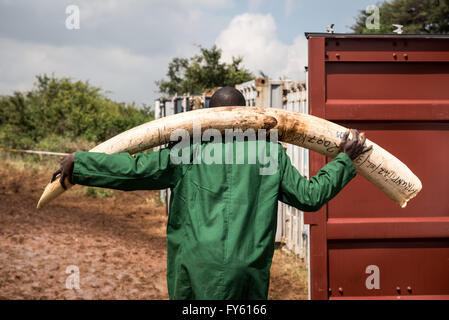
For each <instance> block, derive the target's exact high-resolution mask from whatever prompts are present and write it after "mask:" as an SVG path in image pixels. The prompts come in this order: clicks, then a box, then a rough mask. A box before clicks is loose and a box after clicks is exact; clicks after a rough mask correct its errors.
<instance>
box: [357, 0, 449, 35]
mask: <svg viewBox="0 0 449 320" xmlns="http://www.w3.org/2000/svg"><path fill="white" fill-rule="evenodd" d="M377 6H378V7H379V9H380V26H379V27H380V28H379V29H368V28H367V27H366V25H365V23H366V20H367V18H368V17H369V16H371V15H372V13H369V12H366V11H365V10H362V11H360V14H359V15H358V16H357V17H356V22H355V24H354V25H353V26H351V29H352V30H353V31H354V32H355V33H362V34H368V33H393V30H394V27H393V26H392V25H393V24H401V25H403V26H404V27H403V32H404V33H408V34H432V33H436V34H447V33H449V0H392V1H390V2H389V1H385V2H383V3H378V4H377Z"/></svg>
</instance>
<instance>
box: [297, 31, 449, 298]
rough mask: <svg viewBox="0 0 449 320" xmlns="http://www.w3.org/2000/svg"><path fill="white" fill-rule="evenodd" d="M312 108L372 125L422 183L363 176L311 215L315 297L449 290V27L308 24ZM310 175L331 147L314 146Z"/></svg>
mask: <svg viewBox="0 0 449 320" xmlns="http://www.w3.org/2000/svg"><path fill="white" fill-rule="evenodd" d="M306 37H307V38H308V42H309V110H310V113H311V114H313V115H315V116H318V117H321V118H324V119H327V120H330V121H333V122H336V123H339V124H341V125H343V126H345V127H348V128H356V129H359V130H360V131H364V132H366V135H367V137H368V138H369V139H370V140H372V141H374V142H376V143H377V144H379V145H380V146H382V147H383V148H385V149H386V150H388V151H390V152H391V153H392V154H393V155H395V156H396V157H398V158H399V159H400V160H401V161H402V162H404V163H405V164H406V165H407V166H408V167H409V168H410V169H411V170H412V171H413V172H414V173H415V174H416V175H417V176H418V178H420V180H421V181H422V184H423V189H422V191H421V193H420V194H419V195H418V196H417V197H416V198H415V199H413V200H411V201H410V202H409V203H408V205H407V207H406V208H405V209H401V208H400V207H399V206H398V205H397V204H395V203H393V202H392V201H391V200H390V199H389V198H387V197H386V196H385V195H384V194H383V193H382V192H381V191H380V190H378V189H377V188H375V187H374V186H373V185H372V184H370V183H369V182H367V181H366V180H365V179H363V178H362V177H359V176H357V177H356V178H355V179H354V180H353V181H352V182H351V183H350V184H349V185H348V186H347V187H346V188H345V189H344V190H343V191H342V192H341V193H340V194H339V195H338V196H337V197H336V198H334V199H333V200H331V201H330V202H329V203H328V204H327V205H325V206H324V207H323V208H322V209H321V210H320V211H318V212H315V213H306V214H305V215H304V222H305V223H307V224H310V279H311V281H310V284H309V285H310V286H311V288H310V290H311V298H312V299H360V298H361V299H449V37H447V36H424V35H423V36H421V35H401V36H397V35H347V34H317V33H307V34H306ZM309 161H310V175H311V176H312V175H314V174H316V173H317V172H318V171H319V169H320V168H321V167H323V166H324V165H325V164H326V162H327V161H330V159H327V158H326V157H324V156H322V155H320V154H317V153H313V152H311V153H310V159H309Z"/></svg>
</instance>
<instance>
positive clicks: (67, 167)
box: [50, 153, 75, 190]
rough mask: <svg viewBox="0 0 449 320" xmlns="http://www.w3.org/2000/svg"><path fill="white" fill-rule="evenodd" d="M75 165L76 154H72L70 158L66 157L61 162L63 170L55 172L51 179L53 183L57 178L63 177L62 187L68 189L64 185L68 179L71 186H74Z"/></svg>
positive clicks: (61, 180)
mask: <svg viewBox="0 0 449 320" xmlns="http://www.w3.org/2000/svg"><path fill="white" fill-rule="evenodd" d="M74 165H75V154H74V153H71V154H69V155H68V156H66V157H65V158H64V159H62V160H61V168H59V169H58V170H56V171H55V172H53V176H52V177H51V181H50V182H53V181H55V180H56V178H57V177H58V176H59V175H61V177H60V179H59V182H60V183H61V186H62V187H63V188H64V189H65V190H67V187H66V185H65V183H64V179H65V178H67V179H68V180H69V182H70V183H71V184H73V181H72V175H73V166H74Z"/></svg>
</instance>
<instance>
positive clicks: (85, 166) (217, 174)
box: [73, 140, 356, 299]
mask: <svg viewBox="0 0 449 320" xmlns="http://www.w3.org/2000/svg"><path fill="white" fill-rule="evenodd" d="M208 143H214V142H203V143H202V145H201V147H203V148H204V146H205V145H207V144H208ZM240 143H243V144H244V145H243V147H244V150H245V162H244V164H236V163H235V162H234V163H233V164H205V163H202V164H192V163H190V164H174V163H173V161H171V157H170V150H171V148H170V147H169V148H165V149H161V150H159V151H156V152H151V153H149V154H136V155H135V156H134V157H133V156H131V155H129V154H128V153H118V154H113V155H106V154H103V153H93V152H76V153H75V164H74V171H73V182H74V183H76V184H81V185H89V186H97V187H106V188H111V189H119V190H157V189H165V188H170V189H171V190H172V197H171V200H170V214H169V218H168V225H167V260H168V261H167V283H168V292H169V296H170V299H267V295H268V285H269V278H270V267H271V262H272V258H273V253H274V242H275V233H276V224H277V208H278V200H280V201H282V202H284V203H286V204H289V205H291V206H294V207H296V208H298V209H299V210H302V211H316V210H318V209H319V208H320V207H321V206H322V205H323V204H325V203H326V202H328V201H329V200H330V199H332V198H333V197H334V196H335V195H336V194H337V193H338V192H339V191H340V190H341V189H342V188H343V187H344V186H345V185H346V184H347V183H348V182H349V181H350V180H351V179H352V178H353V177H354V176H355V175H356V170H355V168H354V166H353V164H352V161H351V159H350V158H349V157H348V156H347V155H346V154H345V153H340V154H339V155H338V156H337V157H336V158H335V159H334V160H333V161H331V162H329V163H328V164H326V165H325V166H324V167H323V168H322V169H321V170H320V171H319V172H318V174H317V175H315V176H314V177H312V178H310V179H306V178H304V177H302V176H301V175H300V174H299V172H298V171H297V170H296V168H295V167H294V166H292V165H291V163H290V159H289V157H288V155H287V154H286V153H285V150H284V148H283V147H282V146H281V145H280V144H279V143H274V144H275V146H274V147H275V149H274V150H276V152H277V169H276V170H275V172H274V173H273V174H270V175H261V174H260V171H259V169H260V168H261V167H264V165H263V164H260V163H259V161H257V163H256V164H250V163H251V162H248V161H247V160H248V154H247V153H248V141H244V142H242V141H235V140H234V141H230V142H226V143H225V142H219V143H218V142H217V144H219V146H220V147H221V148H222V151H223V159H224V154H225V152H226V149H225V148H231V149H232V148H233V151H234V154H233V157H234V160H235V154H236V152H237V151H238V149H236V146H237V145H238V144H240ZM263 143H264V144H265V143H266V146H265V147H266V149H267V151H269V149H270V144H273V142H269V141H266V142H265V141H263ZM193 150H194V149H193V148H192V147H190V152H191V159H193V157H195V156H198V154H201V153H200V152H196V153H195V152H193ZM258 150H259V148H258ZM214 152H215V151H214ZM267 154H269V152H268V153H267ZM261 162H262V161H261ZM262 163H263V162H262Z"/></svg>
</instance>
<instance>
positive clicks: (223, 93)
mask: <svg viewBox="0 0 449 320" xmlns="http://www.w3.org/2000/svg"><path fill="white" fill-rule="evenodd" d="M230 106H246V101H245V97H244V96H243V94H242V93H241V92H240V91H239V90H237V89H236V88H233V87H223V88H221V89H218V90H217V92H215V93H214V94H213V96H212V97H211V98H210V102H209V108H214V107H230Z"/></svg>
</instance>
